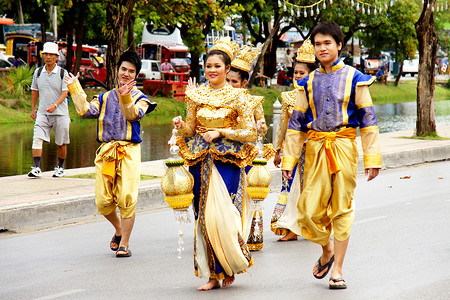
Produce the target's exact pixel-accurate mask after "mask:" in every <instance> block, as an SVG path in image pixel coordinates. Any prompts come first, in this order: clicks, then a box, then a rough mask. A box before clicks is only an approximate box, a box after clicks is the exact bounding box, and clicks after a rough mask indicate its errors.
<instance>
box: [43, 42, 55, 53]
mask: <svg viewBox="0 0 450 300" xmlns="http://www.w3.org/2000/svg"><path fill="white" fill-rule="evenodd" d="M44 53H49V54H56V55H59V53H58V44H56V43H52V42H47V43H45V44H44V50H42V54H44Z"/></svg>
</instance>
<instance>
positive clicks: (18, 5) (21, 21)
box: [17, 0, 24, 24]
mask: <svg viewBox="0 0 450 300" xmlns="http://www.w3.org/2000/svg"><path fill="white" fill-rule="evenodd" d="M18 2H19V3H17V14H18V15H19V22H18V23H19V24H23V23H24V22H23V9H22V1H21V0H19V1H18Z"/></svg>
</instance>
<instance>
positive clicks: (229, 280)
mask: <svg viewBox="0 0 450 300" xmlns="http://www.w3.org/2000/svg"><path fill="white" fill-rule="evenodd" d="M233 282H234V275H233V276H228V275H225V279H224V280H222V286H223V287H226V286H229V285H231V284H233Z"/></svg>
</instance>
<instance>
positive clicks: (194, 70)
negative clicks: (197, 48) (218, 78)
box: [189, 52, 201, 82]
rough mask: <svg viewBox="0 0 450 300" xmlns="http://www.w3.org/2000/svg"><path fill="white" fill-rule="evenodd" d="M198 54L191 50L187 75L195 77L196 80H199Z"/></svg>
mask: <svg viewBox="0 0 450 300" xmlns="http://www.w3.org/2000/svg"><path fill="white" fill-rule="evenodd" d="M200 56H201V54H198V53H196V52H191V68H190V73H189V77H193V78H195V79H196V81H197V82H200V65H199V63H200Z"/></svg>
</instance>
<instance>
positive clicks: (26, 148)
mask: <svg viewBox="0 0 450 300" xmlns="http://www.w3.org/2000/svg"><path fill="white" fill-rule="evenodd" d="M375 112H376V115H377V120H378V125H379V128H380V132H381V133H385V132H391V131H398V130H404V129H415V127H416V103H415V102H406V103H396V104H382V105H375ZM266 122H267V123H268V124H271V123H272V115H267V116H266ZM436 124H437V126H443V125H450V100H448V101H437V102H436ZM96 126H97V125H96V122H95V120H81V121H79V120H77V121H76V122H73V123H72V124H71V127H70V140H71V142H70V145H69V146H68V152H67V159H66V162H65V167H66V168H68V169H71V168H81V167H90V166H93V164H94V163H93V162H94V158H95V151H96V149H97V148H98V146H99V143H98V142H97V141H96V140H95V138H96V131H97V127H96ZM141 127H142V131H143V133H142V140H143V142H142V144H141V151H142V161H149V160H159V159H165V158H167V157H169V147H168V146H167V141H168V140H169V138H170V136H171V133H172V125H171V124H165V125H153V124H152V116H151V114H150V115H148V116H147V117H146V118H144V119H143V121H142V123H141ZM32 139H33V124H32V123H29V124H13V125H0V144H1V145H3V149H2V150H3V151H1V152H0V177H2V176H11V175H19V174H26V173H28V171H29V170H30V168H31V166H32V164H33V158H32V154H31V144H32ZM265 140H266V142H271V141H272V130H271V128H269V132H268V133H267V135H266V137H265ZM56 152H57V146H56V145H55V144H54V138H53V136H52V142H51V143H50V144H44V151H43V156H42V160H41V167H42V169H43V170H44V171H50V170H53V168H54V167H55V166H56V162H57V159H56Z"/></svg>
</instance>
